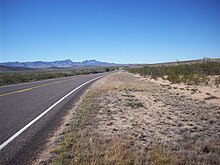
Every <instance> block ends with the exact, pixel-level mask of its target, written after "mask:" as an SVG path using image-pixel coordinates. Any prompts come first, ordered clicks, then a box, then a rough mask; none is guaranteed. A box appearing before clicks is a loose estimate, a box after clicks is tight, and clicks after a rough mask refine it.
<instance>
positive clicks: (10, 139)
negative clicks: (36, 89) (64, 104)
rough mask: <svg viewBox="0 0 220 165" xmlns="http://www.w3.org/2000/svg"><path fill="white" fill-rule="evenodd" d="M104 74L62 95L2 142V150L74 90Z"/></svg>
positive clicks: (0, 146) (0, 147)
mask: <svg viewBox="0 0 220 165" xmlns="http://www.w3.org/2000/svg"><path fill="white" fill-rule="evenodd" d="M101 77H103V76H99V77H97V78H94V79H92V80H89V81H87V82H85V83H83V84H81V85H80V86H78V87H77V88H75V89H73V90H72V91H71V92H69V93H68V94H67V95H65V96H64V97H62V98H61V99H60V100H58V101H57V102H56V103H54V104H53V105H52V106H50V107H49V108H48V109H47V110H45V111H44V112H43V113H41V114H40V115H39V116H37V117H36V118H35V119H34V120H32V121H31V122H29V123H28V124H27V125H26V126H24V127H23V128H22V129H20V130H19V131H18V132H16V133H15V134H14V135H13V136H11V137H10V138H9V139H8V140H6V141H5V142H4V143H2V144H1V145H0V150H2V149H3V148H4V147H5V146H6V145H8V144H9V143H10V142H12V141H13V140H14V139H15V138H16V137H18V136H19V135H20V134H21V133H22V132H24V131H25V130H26V129H28V128H29V127H30V126H31V125H32V124H34V123H35V122H36V121H38V120H39V119H40V118H41V117H43V116H44V115H45V114H46V113H47V112H49V111H50V110H51V109H52V108H54V107H55V106H56V105H57V104H59V103H60V102H61V101H63V100H64V99H65V98H67V97H68V96H69V95H71V94H72V93H73V92H75V91H76V90H78V89H79V88H81V87H83V86H85V85H86V84H88V83H90V82H92V81H95V80H97V79H99V78H101Z"/></svg>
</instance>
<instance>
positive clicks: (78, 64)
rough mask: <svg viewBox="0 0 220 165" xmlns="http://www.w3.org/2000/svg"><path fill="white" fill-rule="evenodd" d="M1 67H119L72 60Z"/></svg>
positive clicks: (98, 62) (96, 62)
mask: <svg viewBox="0 0 220 165" xmlns="http://www.w3.org/2000/svg"><path fill="white" fill-rule="evenodd" d="M0 65H3V66H7V67H25V68H51V67H64V68H67V67H100V66H102V67H106V66H118V64H115V63H107V62H100V61H96V60H85V61H83V62H73V61H71V60H70V59H67V60H60V61H51V62H45V61H34V62H5V63H0Z"/></svg>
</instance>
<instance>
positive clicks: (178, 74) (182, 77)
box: [127, 62, 220, 84]
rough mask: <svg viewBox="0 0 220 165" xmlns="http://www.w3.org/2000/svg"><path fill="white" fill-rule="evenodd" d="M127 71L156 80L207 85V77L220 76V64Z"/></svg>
mask: <svg viewBox="0 0 220 165" xmlns="http://www.w3.org/2000/svg"><path fill="white" fill-rule="evenodd" d="M127 70H128V71H129V72H131V73H134V74H140V75H141V76H146V75H150V76H151V77H152V78H154V79H156V78H158V77H164V76H166V77H167V79H168V80H169V81H171V82H172V83H180V82H184V83H188V84H199V83H202V82H205V83H206V82H207V76H209V75H220V63H219V62H204V63H195V64H179V65H171V66H165V65H163V66H150V65H146V66H144V67H141V68H128V69H127ZM216 83H217V84H218V80H216Z"/></svg>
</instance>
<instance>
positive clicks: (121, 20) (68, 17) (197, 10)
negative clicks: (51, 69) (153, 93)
mask: <svg viewBox="0 0 220 165" xmlns="http://www.w3.org/2000/svg"><path fill="white" fill-rule="evenodd" d="M0 28H1V29H0V62H6V61H37V60H41V61H53V60H61V59H71V60H73V61H83V60H88V59H96V60H99V61H106V62H116V63H153V62H163V61H176V60H186V59H198V58H203V57H204V56H206V57H213V58H216V57H220V0H0Z"/></svg>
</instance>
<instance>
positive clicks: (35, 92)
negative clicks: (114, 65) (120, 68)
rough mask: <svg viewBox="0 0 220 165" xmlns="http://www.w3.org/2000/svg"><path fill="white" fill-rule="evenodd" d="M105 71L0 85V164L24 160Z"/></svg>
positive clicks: (39, 145)
mask: <svg viewBox="0 0 220 165" xmlns="http://www.w3.org/2000/svg"><path fill="white" fill-rule="evenodd" d="M105 74H106V73H104V74H103V73H101V74H93V75H85V76H76V77H68V78H59V79H51V80H44V81H37V82H32V83H25V84H18V85H9V86H4V87H0V164H27V163H28V161H29V160H30V159H31V158H33V157H34V156H35V154H36V153H37V152H38V151H39V150H40V149H41V148H42V145H43V144H44V143H45V141H46V138H47V137H48V136H49V135H50V134H51V133H52V132H53V131H54V129H55V128H56V127H57V126H58V125H59V124H60V122H61V118H62V116H63V115H64V114H65V113H66V111H67V110H68V108H70V107H68V106H71V105H72V104H73V103H74V101H76V100H77V99H78V98H79V96H80V95H81V94H82V93H83V91H84V90H85V89H86V88H87V87H88V85H90V84H91V83H92V82H94V81H95V80H97V79H99V78H101V77H103V76H104V75H105Z"/></svg>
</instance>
